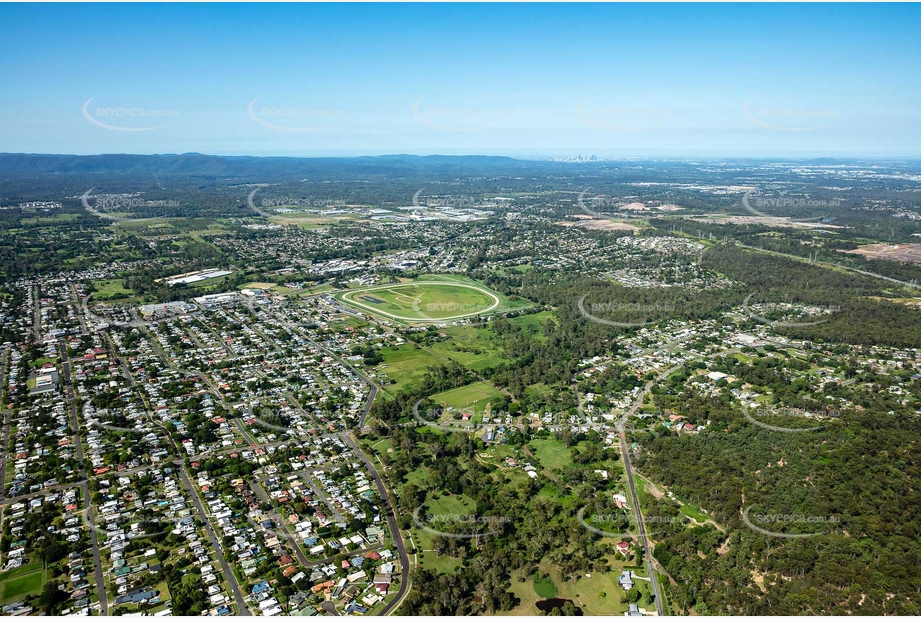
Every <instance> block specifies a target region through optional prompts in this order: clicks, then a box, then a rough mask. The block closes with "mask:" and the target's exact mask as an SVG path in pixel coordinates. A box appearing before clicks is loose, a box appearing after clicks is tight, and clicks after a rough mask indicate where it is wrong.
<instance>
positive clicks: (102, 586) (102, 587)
mask: <svg viewBox="0 0 921 618" xmlns="http://www.w3.org/2000/svg"><path fill="white" fill-rule="evenodd" d="M58 346H59V349H60V354H61V370H62V372H63V374H64V382H63V384H64V390H65V396H66V397H65V398H66V401H67V406H68V407H69V408H70V418H71V422H72V423H73V429H74V451H75V454H76V457H77V464H78V465H79V470H80V482H79V483H78V485H79V487H80V489H81V491H82V492H83V499H84V500H86V510H85V511H84V514H83V516H84V518H85V519H86V522H87V524H88V525H89V529H90V545H91V546H92V548H93V572H94V574H95V576H96V594H97V596H98V597H99V613H100V615H102V616H107V615H108V613H109V599H108V592H107V591H106V581H105V574H104V573H103V571H102V555H101V554H100V551H99V537H98V535H97V534H96V519H95V516H94V515H93V502H92V500H90V487H89V484H88V483H87V482H86V464H85V462H84V460H83V440H82V439H81V438H80V417H79V416H77V405H76V397H75V396H74V384H73V381H72V380H71V377H70V359H69V358H68V357H67V346H66V345H65V344H64V342H63V341H59V342H58Z"/></svg>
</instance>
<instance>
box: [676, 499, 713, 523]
mask: <svg viewBox="0 0 921 618" xmlns="http://www.w3.org/2000/svg"><path fill="white" fill-rule="evenodd" d="M680 510H681V513H682V514H684V515H687V516H688V517H690V518H691V519H693V520H694V521H696V522H697V523H699V524H702V523H704V522H705V521H707V514H706V513H704V512H703V511H701V510H700V509H699V508H697V507H696V506H694V505H693V504H685V505H684V506H682V507H681V509H680Z"/></svg>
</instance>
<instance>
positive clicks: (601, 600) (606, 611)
mask: <svg viewBox="0 0 921 618" xmlns="http://www.w3.org/2000/svg"><path fill="white" fill-rule="evenodd" d="M637 574H638V575H644V573H643V572H640V573H637ZM584 575H586V574H582V573H580V574H579V575H577V576H576V577H575V579H571V578H570V577H567V576H564V575H563V574H562V573H560V572H559V569H556V568H551V569H550V572H549V574H545V577H546V579H545V578H544V577H538V579H537V580H532V579H531V578H530V577H526V578H525V581H524V582H520V581H518V579H519V577H521V576H522V572H521V571H520V570H517V571H514V572H513V573H512V582H511V585H510V586H509V591H510V592H512V593H513V594H515V596H517V597H518V598H519V599H521V603H520V604H519V605H518V607H516V608H515V609H513V610H511V611H510V612H500V613H501V614H504V615H512V616H516V615H517V616H528V615H531V616H533V615H540V614H541V610H539V609H538V608H537V605H536V603H537V602H538V601H540V600H541V598H560V599H569V600H570V601H572V602H573V604H574V605H575V606H576V607H578V608H580V609H581V610H582V612H583V614H584V615H586V616H622V615H623V614H624V612H626V611H627V604H626V603H623V602H622V601H621V599H622V598H623V595H624V591H623V589H622V588H621V587H620V586H618V585H617V576H618V575H620V567H619V566H617V567H615V568H614V570H612V571H611V572H610V573H599V572H597V571H596V572H592V573H589V574H588V575H590V576H591V577H584ZM547 580H549V584H548V583H547ZM635 582H636V584H637V588H638V589H639V590H640V591H641V592H645V590H646V587H647V586H648V583H647V582H645V581H642V580H635ZM551 586H552V588H553V595H552V597H546V596H544V595H545V594H548V593H550V592H551ZM640 606H642V607H644V608H646V604H644V603H643V602H642V601H641V602H640Z"/></svg>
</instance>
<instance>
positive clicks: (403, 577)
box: [343, 435, 409, 616]
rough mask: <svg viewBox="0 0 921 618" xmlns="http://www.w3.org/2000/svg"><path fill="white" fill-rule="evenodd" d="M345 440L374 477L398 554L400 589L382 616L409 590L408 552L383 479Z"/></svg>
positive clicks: (347, 440)
mask: <svg viewBox="0 0 921 618" xmlns="http://www.w3.org/2000/svg"><path fill="white" fill-rule="evenodd" d="M343 439H344V440H345V442H346V443H347V444H348V445H349V446H350V447H351V448H352V450H353V451H355V454H356V455H358V457H359V459H361V461H362V462H364V464H365V466H366V467H367V468H368V470H369V471H370V473H371V477H372V478H373V479H374V483H375V484H376V485H377V491H378V493H380V495H381V499H383V501H384V506H385V507H386V509H387V512H386V515H387V523H388V524H389V526H390V536H392V537H393V544H394V545H395V546H396V548H397V552H398V553H399V554H400V590H399V591H398V593H397V596H395V597H394V598H393V599H392V600H391V601H390V603H388V604H387V605H386V606H385V607H384V609H383V610H381V612H380V614H378V615H379V616H384V615H386V614H387V613H388V612H390V610H392V609H393V608H394V607H396V606H397V605H399V603H400V602H401V601H402V600H403V596H404V595H405V594H406V592H407V591H408V590H409V554H407V553H406V545H405V544H404V543H403V537H402V535H401V534H400V527H399V526H398V525H397V518H396V514H395V513H394V510H393V503H392V502H391V500H390V494H389V493H387V487H386V486H384V481H383V479H381V475H380V473H379V472H378V471H377V468H375V467H374V464H373V463H371V460H370V459H368V456H367V455H365V453H364V451H362V450H361V449H360V448H358V445H357V444H355V441H354V440H353V439H352V436H349V435H345V436H343Z"/></svg>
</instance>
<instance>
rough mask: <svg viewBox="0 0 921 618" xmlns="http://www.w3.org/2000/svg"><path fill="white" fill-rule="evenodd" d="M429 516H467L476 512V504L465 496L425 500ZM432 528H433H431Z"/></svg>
mask: <svg viewBox="0 0 921 618" xmlns="http://www.w3.org/2000/svg"><path fill="white" fill-rule="evenodd" d="M425 506H426V508H427V509H428V513H429V515H469V514H471V513H473V512H474V511H475V510H476V504H474V502H473V500H471V499H470V498H468V497H467V496H463V495H461V496H454V495H450V496H440V497H438V498H435V499H434V500H426V502H425ZM432 527H433V528H434V526H432Z"/></svg>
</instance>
